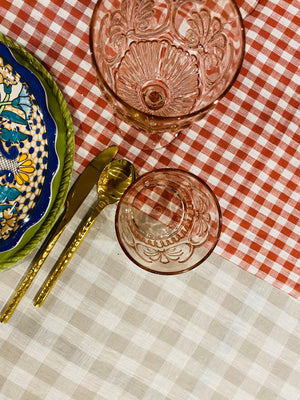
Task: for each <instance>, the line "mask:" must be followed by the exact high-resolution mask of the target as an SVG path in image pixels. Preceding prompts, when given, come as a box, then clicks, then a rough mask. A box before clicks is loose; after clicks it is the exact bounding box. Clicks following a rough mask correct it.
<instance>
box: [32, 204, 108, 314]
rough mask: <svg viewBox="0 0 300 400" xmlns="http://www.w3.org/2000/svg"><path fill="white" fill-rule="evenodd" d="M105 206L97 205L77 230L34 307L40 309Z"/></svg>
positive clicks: (38, 295) (41, 290)
mask: <svg viewBox="0 0 300 400" xmlns="http://www.w3.org/2000/svg"><path fill="white" fill-rule="evenodd" d="M106 205H107V203H104V202H101V203H98V205H97V207H96V208H94V209H93V210H92V212H91V214H90V215H89V216H88V217H87V218H86V220H85V221H84V223H83V226H82V227H81V228H79V230H78V231H77V232H76V233H75V235H74V239H73V240H72V242H71V243H70V245H69V246H68V247H67V249H66V250H65V252H64V253H63V255H62V256H61V258H60V259H59V260H58V263H57V265H56V267H55V268H54V270H53V271H52V272H51V274H50V276H49V277H48V279H47V280H46V282H45V283H44V285H43V287H42V288H41V289H40V291H39V292H38V294H37V297H36V299H35V301H34V305H35V306H36V307H40V306H41V305H42V304H43V302H44V301H45V299H46V297H47V296H48V295H49V293H50V292H51V290H52V288H53V286H54V285H55V283H56V282H57V281H58V278H59V277H60V275H61V274H62V272H63V271H64V270H65V268H66V266H67V265H68V263H69V261H70V260H71V258H72V257H73V255H74V254H75V252H76V250H77V249H78V247H79V246H80V244H81V243H82V241H83V239H84V238H85V237H86V235H87V233H88V231H89V230H90V229H91V227H92V226H93V224H94V222H95V221H96V219H97V217H98V215H99V214H100V212H101V211H102V209H103V208H104V207H105V206H106Z"/></svg>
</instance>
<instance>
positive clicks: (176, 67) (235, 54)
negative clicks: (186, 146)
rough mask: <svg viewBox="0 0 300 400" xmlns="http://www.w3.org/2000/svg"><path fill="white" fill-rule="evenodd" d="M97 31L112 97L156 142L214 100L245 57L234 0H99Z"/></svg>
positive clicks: (101, 73)
mask: <svg viewBox="0 0 300 400" xmlns="http://www.w3.org/2000/svg"><path fill="white" fill-rule="evenodd" d="M90 36H91V51H92V57H93V61H94V65H95V68H96V70H97V74H98V81H99V85H100V88H101V89H102V91H103V93H104V95H105V97H106V99H107V100H108V101H109V102H110V103H111V104H112V105H113V107H114V110H115V112H116V114H117V115H118V116H119V117H120V118H121V119H123V120H125V121H126V122H127V123H129V124H131V125H133V126H135V127H136V128H138V129H139V130H143V131H144V132H146V134H145V135H144V137H142V139H141V140H142V141H148V145H149V147H152V148H153V147H159V146H156V145H158V144H159V145H164V144H166V143H167V142H169V141H170V140H172V138H173V137H174V136H175V135H176V134H177V133H178V131H179V130H181V129H183V128H185V127H188V126H190V124H191V123H192V122H194V121H196V120H199V119H201V118H202V117H203V116H204V115H205V114H206V113H207V112H208V111H209V109H210V108H212V107H213V106H214V105H215V103H216V101H217V100H219V99H220V98H221V97H222V96H223V95H224V94H225V93H226V91H227V90H228V89H229V88H230V86H231V85H232V84H233V82H234V80H235V78H236V77H237V74H238V72H239V69H240V66H241V63H242V60H243V55H244V29H243V23H242V19H241V16H240V13H239V10H238V7H237V6H236V4H235V2H234V1H233V0H221V1H220V0H219V1H217V0H115V1H111V0H99V1H98V3H97V5H96V7H95V10H94V14H93V17H92V23H91V33H90ZM151 142H152V144H151Z"/></svg>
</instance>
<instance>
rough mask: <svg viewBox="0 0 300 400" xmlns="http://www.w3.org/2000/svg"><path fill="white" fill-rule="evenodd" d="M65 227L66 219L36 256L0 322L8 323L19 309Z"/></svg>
mask: <svg viewBox="0 0 300 400" xmlns="http://www.w3.org/2000/svg"><path fill="white" fill-rule="evenodd" d="M65 225H66V222H65V220H64V219H62V220H61V221H60V222H59V224H58V225H57V227H56V228H55V230H54V231H53V234H52V236H51V237H50V238H49V239H48V240H47V241H46V242H45V244H44V245H43V246H42V247H41V249H40V251H39V252H38V253H37V255H36V261H35V263H34V264H33V266H32V267H31V268H30V270H29V271H28V272H27V274H26V276H25V277H24V278H23V280H22V282H21V283H20V284H19V286H18V288H17V289H16V291H15V294H14V296H13V297H12V298H11V300H10V301H9V303H8V304H7V306H6V307H5V309H4V311H3V312H2V314H1V317H0V322H3V323H6V322H7V321H8V320H9V319H10V317H11V316H12V314H13V313H14V311H15V309H16V308H17V306H18V304H19V303H20V301H21V299H22V298H23V296H24V294H25V293H26V292H27V290H28V288H29V286H30V285H31V283H32V281H33V279H34V278H35V276H36V274H37V273H38V272H39V270H40V269H41V267H42V265H43V264H44V262H45V260H46V258H47V257H48V255H49V253H50V251H51V250H52V248H53V246H54V245H55V243H56V242H57V240H58V239H59V237H60V235H61V234H62V232H63V230H64V228H65Z"/></svg>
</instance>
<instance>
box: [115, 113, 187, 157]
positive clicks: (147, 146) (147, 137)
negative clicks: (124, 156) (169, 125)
mask: <svg viewBox="0 0 300 400" xmlns="http://www.w3.org/2000/svg"><path fill="white" fill-rule="evenodd" d="M114 119H115V124H116V126H117V133H118V134H119V136H120V137H121V139H122V140H124V141H125V142H126V143H128V144H129V145H130V146H134V147H137V148H138V149H141V150H144V151H147V150H148V151H151V150H157V149H161V148H163V147H166V146H167V145H168V144H170V143H171V142H172V141H173V140H174V139H175V138H176V137H177V136H178V135H179V133H180V132H162V133H148V132H146V131H142V130H140V129H138V128H136V127H134V126H132V125H128V124H127V123H126V122H124V121H123V120H121V119H120V117H119V116H118V115H116V114H114Z"/></svg>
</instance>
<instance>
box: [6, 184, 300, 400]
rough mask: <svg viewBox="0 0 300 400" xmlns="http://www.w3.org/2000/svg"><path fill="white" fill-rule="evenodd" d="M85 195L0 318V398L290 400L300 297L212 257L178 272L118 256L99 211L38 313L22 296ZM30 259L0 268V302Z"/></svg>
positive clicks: (296, 386) (109, 217)
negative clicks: (12, 307)
mask: <svg viewBox="0 0 300 400" xmlns="http://www.w3.org/2000/svg"><path fill="white" fill-rule="evenodd" d="M95 199H96V192H95V191H94V192H93V193H92V194H91V195H90V196H89V198H88V199H87V201H86V202H85V203H84V205H83V206H82V207H81V209H80V210H79V212H78V214H77V215H76V216H75V218H74V220H73V221H72V222H71V224H70V226H69V227H68V228H67V231H66V232H65V233H64V234H63V236H62V238H61V240H60V241H59V242H58V243H57V244H56V246H55V248H54V250H53V252H52V253H51V254H50V256H49V259H48V260H47V262H46V264H45V266H44V267H43V268H42V270H41V271H40V273H39V274H38V276H37V278H36V280H35V281H34V282H33V284H32V286H31V287H30V289H29V291H28V292H27V294H26V295H25V297H24V298H23V300H22V302H21V303H20V304H19V306H18V308H17V310H16V311H15V314H14V315H13V316H12V317H11V319H10V320H9V322H8V323H7V324H5V325H3V324H1V325H0V365H1V367H0V399H1V400H41V399H43V400H69V399H70V400H119V399H122V400H137V399H138V400H291V399H292V400H298V399H300V304H299V302H297V301H296V300H295V299H293V298H291V297H290V296H288V295H287V294H285V293H284V292H282V291H279V290H278V289H275V288H274V287H272V286H271V285H269V284H268V283H267V282H264V281H262V280H261V279H258V278H256V277H254V276H253V275H251V274H250V273H249V272H246V271H244V270H242V269H241V268H238V267H236V266H234V265H233V264H231V263H229V262H228V261H225V260H224V259H222V258H220V257H219V256H218V255H216V254H213V255H212V256H211V257H210V258H209V259H208V260H207V261H206V262H205V263H204V264H203V265H202V266H199V267H198V268H196V269H194V270H193V271H190V272H188V273H186V274H182V275H178V276H160V275H154V274H151V273H147V272H145V271H143V270H141V269H139V268H138V267H137V266H135V265H134V264H133V263H131V262H130V261H129V260H128V259H127V258H126V256H125V255H124V254H123V253H122V251H121V249H120V247H119V245H118V243H117V241H116V237H115V232H114V224H113V219H114V213H115V208H114V206H111V207H110V208H107V209H106V210H104V212H103V213H102V214H101V215H100V217H99V219H98V220H97V222H96V224H95V225H94V227H93V228H92V230H91V231H90V232H89V234H88V237H87V239H86V241H85V242H84V243H83V244H82V246H81V247H80V248H79V250H78V251H77V253H76V254H75V255H74V257H73V259H72V261H71V263H70V265H69V266H68V267H67V269H66V270H65V271H64V273H63V275H62V276H61V278H60V280H59V281H58V283H57V285H56V286H55V287H54V289H53V291H52V292H51V294H50V295H49V297H48V298H47V299H46V301H45V303H44V305H43V306H42V307H41V308H40V309H37V308H34V307H33V305H32V298H33V297H34V295H35V293H36V292H37V290H38V288H39V287H40V285H41V284H42V282H43V280H44V279H45V278H46V275H47V273H48V271H49V270H50V269H51V267H52V265H53V263H54V261H55V260H56V259H57V257H58V255H59V254H60V252H61V251H62V250H63V248H64V245H65V244H66V243H67V241H68V240H69V237H70V236H71V234H72V232H73V231H74V229H75V227H76V226H77V224H78V223H79V222H80V219H81V218H82V217H83V215H84V214H85V213H86V212H87V210H88V208H89V207H90V205H91V204H93V201H94V200H95ZM31 258H32V257H29V258H27V259H25V260H24V261H23V262H22V263H21V264H20V265H19V266H18V267H16V268H13V269H11V270H9V271H5V272H3V273H2V274H1V286H0V287H1V290H0V307H3V305H4V304H5V302H6V301H7V299H8V298H9V296H10V295H11V294H12V292H13V290H14V289H15V288H16V286H17V283H18V281H19V280H20V278H21V277H22V276H23V274H24V273H25V271H26V269H27V268H28V266H29V262H30V259H31Z"/></svg>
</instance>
